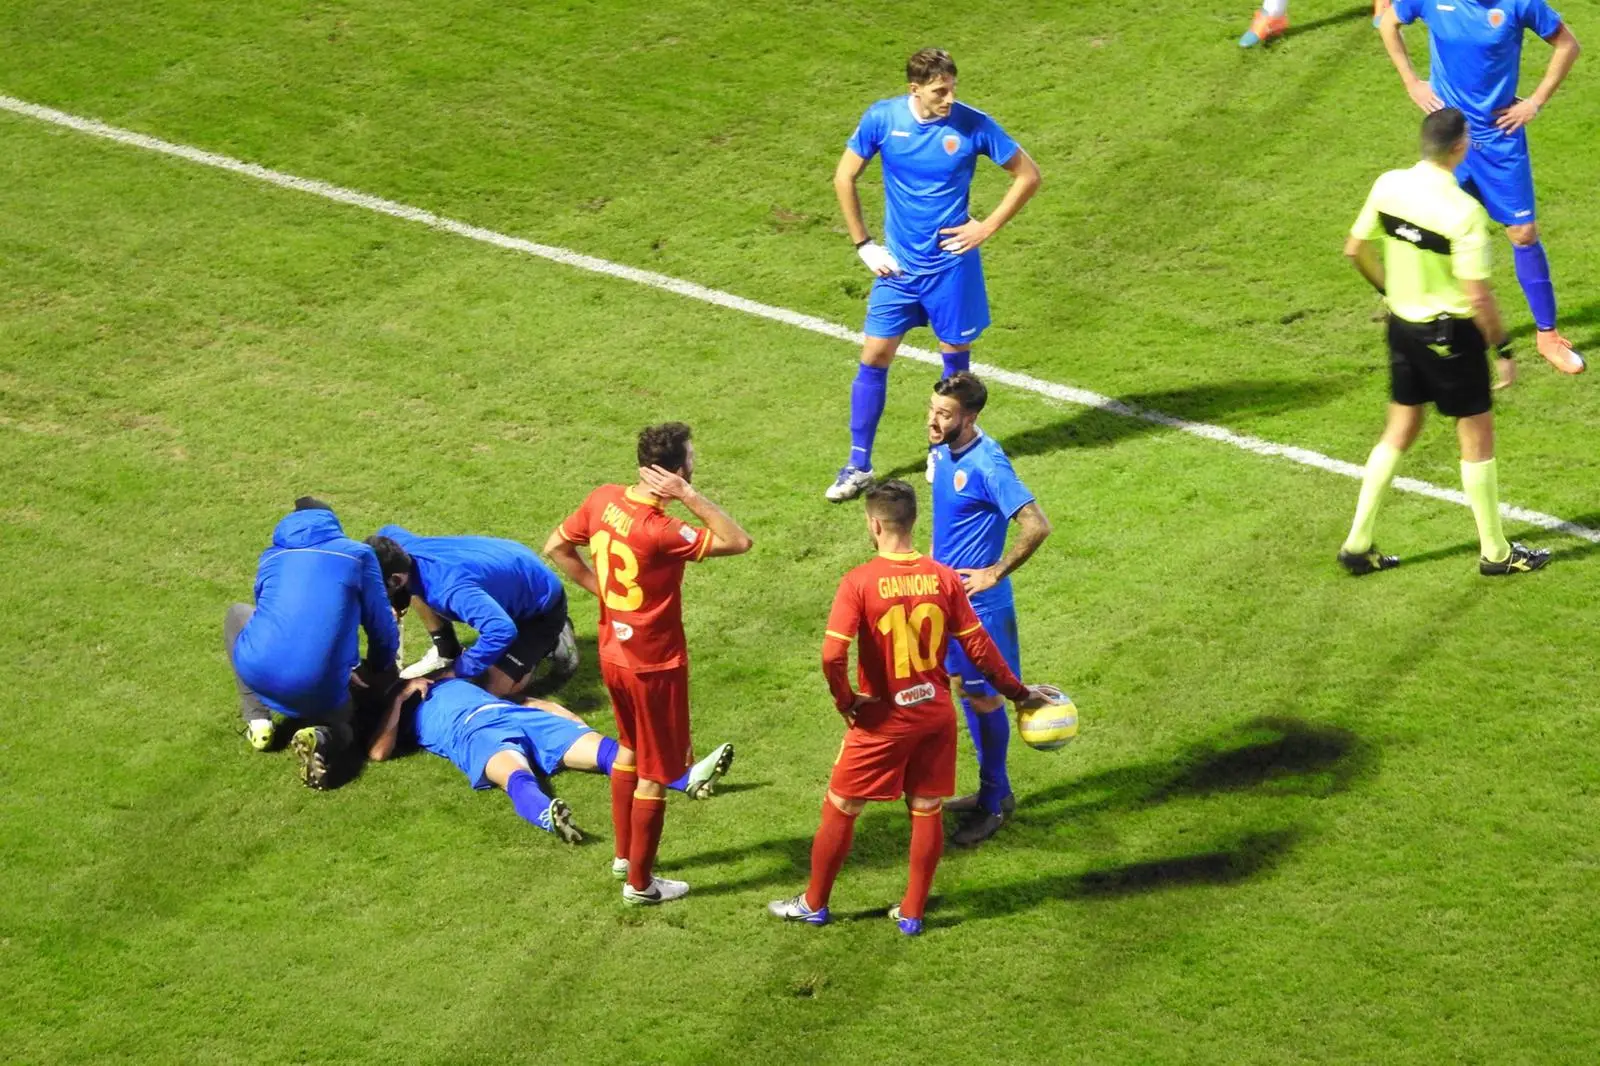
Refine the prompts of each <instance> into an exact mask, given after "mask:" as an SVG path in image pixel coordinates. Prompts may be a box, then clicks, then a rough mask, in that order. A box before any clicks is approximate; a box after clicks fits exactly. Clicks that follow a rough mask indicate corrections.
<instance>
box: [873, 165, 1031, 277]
mask: <svg viewBox="0 0 1600 1066" xmlns="http://www.w3.org/2000/svg"><path fill="white" fill-rule="evenodd" d="M1001 169H1002V170H1004V171H1005V172H1006V173H1007V174H1010V175H1011V184H1010V185H1009V186H1007V188H1006V194H1005V196H1004V197H1002V198H1001V200H1000V204H999V206H998V207H996V208H995V209H994V210H993V211H991V212H989V217H988V218H985V219H983V220H981V221H980V220H978V219H976V218H969V219H967V220H966V221H965V222H963V223H962V224H961V225H959V226H950V227H947V228H945V229H942V230H940V231H939V232H940V233H941V234H944V235H945V239H944V240H942V241H940V242H939V247H940V248H943V249H944V250H945V251H947V252H954V253H955V254H956V255H960V254H962V253H963V252H969V251H971V250H972V249H974V248H976V247H978V245H980V244H982V243H983V242H984V241H986V240H988V239H989V238H990V237H993V236H994V235H995V234H996V233H998V232H1000V228H1001V227H1002V226H1004V225H1005V224H1006V223H1007V222H1010V221H1011V220H1012V219H1013V218H1015V217H1016V214H1017V212H1018V211H1021V210H1022V205H1023V204H1025V203H1027V202H1028V201H1029V200H1031V199H1033V194H1034V193H1036V192H1038V191H1039V186H1040V184H1042V183H1043V181H1044V177H1043V176H1042V175H1041V174H1040V173H1039V165H1038V164H1037V163H1035V162H1034V161H1033V157H1032V156H1030V155H1029V154H1028V153H1027V151H1025V150H1024V149H1022V148H1018V149H1017V150H1016V152H1015V153H1013V154H1012V156H1011V158H1010V159H1008V160H1006V164H1005V166H1003V167H1001ZM851 187H852V189H853V188H854V185H853V184H852V186H851ZM858 210H859V208H858Z"/></svg>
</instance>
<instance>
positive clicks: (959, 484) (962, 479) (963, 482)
mask: <svg viewBox="0 0 1600 1066" xmlns="http://www.w3.org/2000/svg"><path fill="white" fill-rule="evenodd" d="M955 486H956V491H957V492H960V491H961V490H962V489H964V488H966V487H967V472H966V471H965V470H957V471H956V480H955Z"/></svg>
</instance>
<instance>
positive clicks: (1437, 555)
mask: <svg viewBox="0 0 1600 1066" xmlns="http://www.w3.org/2000/svg"><path fill="white" fill-rule="evenodd" d="M1567 521H1568V522H1570V523H1572V524H1573V525H1577V526H1585V527H1587V528H1589V529H1594V528H1596V527H1597V526H1600V512H1597V513H1594V514H1581V515H1578V516H1577V517H1575V518H1569V519H1567ZM1570 536H1571V535H1570V534H1567V533H1552V532H1551V531H1549V530H1546V529H1539V528H1537V527H1523V528H1521V529H1508V530H1506V539H1508V540H1513V541H1517V542H1519V543H1522V544H1527V545H1529V546H1530V547H1535V548H1537V547H1542V546H1544V545H1543V544H1542V543H1541V538H1545V537H1561V538H1562V539H1563V541H1564V543H1563V544H1562V546H1560V547H1556V548H1551V549H1550V561H1551V562H1555V561H1557V560H1563V559H1564V560H1569V561H1570V560H1574V559H1582V558H1585V557H1587V556H1590V555H1594V554H1595V553H1596V552H1600V544H1597V543H1595V542H1594V541H1580V542H1579V543H1576V544H1573V543H1570V542H1567V541H1566V538H1568V537H1570ZM1478 552H1479V545H1478V542H1477V541H1476V540H1464V541H1462V542H1461V543H1459V544H1452V545H1450V546H1449V547H1445V548H1434V549H1432V550H1430V551H1425V552H1415V553H1413V554H1411V555H1402V556H1401V557H1400V565H1401V566H1420V565H1421V564H1423V563H1433V562H1438V561H1439V560H1441V559H1465V560H1472V561H1474V562H1475V561H1476V560H1477V558H1478Z"/></svg>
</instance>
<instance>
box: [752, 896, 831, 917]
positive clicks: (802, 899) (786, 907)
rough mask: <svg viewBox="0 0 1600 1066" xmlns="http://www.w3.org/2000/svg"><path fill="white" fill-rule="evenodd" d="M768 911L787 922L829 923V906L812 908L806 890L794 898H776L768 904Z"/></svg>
mask: <svg viewBox="0 0 1600 1066" xmlns="http://www.w3.org/2000/svg"><path fill="white" fill-rule="evenodd" d="M767 913H768V914H770V915H772V916H773V917H774V918H782V919H783V920H784V921H786V922H805V923H806V924H807V925H827V924H828V908H826V907H822V908H820V909H818V910H812V909H811V904H809V903H807V902H806V894H805V893H804V892H802V893H800V894H799V895H798V896H795V897H794V898H793V899H775V900H773V901H772V902H771V903H769V904H767Z"/></svg>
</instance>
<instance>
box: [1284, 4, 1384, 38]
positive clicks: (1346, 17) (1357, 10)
mask: <svg viewBox="0 0 1600 1066" xmlns="http://www.w3.org/2000/svg"><path fill="white" fill-rule="evenodd" d="M1362 19H1366V20H1368V21H1370V20H1371V19H1372V5H1371V4H1362V5H1360V6H1358V7H1351V8H1346V9H1345V10H1343V11H1340V12H1338V13H1337V14H1333V15H1325V16H1323V17H1322V18H1319V19H1313V20H1312V21H1310V22H1302V23H1301V24H1300V25H1298V26H1290V27H1289V28H1288V30H1286V31H1284V34H1283V39H1284V40H1285V41H1287V40H1289V39H1290V38H1292V37H1299V36H1300V35H1301V34H1306V33H1315V32H1316V31H1318V30H1324V29H1327V28H1328V27H1329V26H1343V25H1345V24H1346V23H1350V22H1359V21H1360V20H1362Z"/></svg>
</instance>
